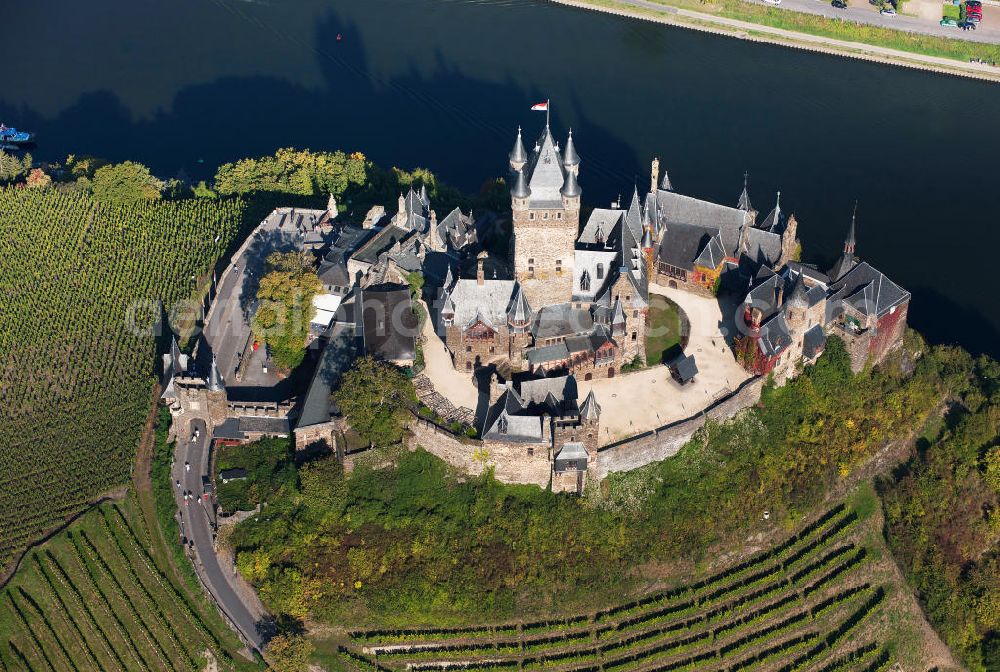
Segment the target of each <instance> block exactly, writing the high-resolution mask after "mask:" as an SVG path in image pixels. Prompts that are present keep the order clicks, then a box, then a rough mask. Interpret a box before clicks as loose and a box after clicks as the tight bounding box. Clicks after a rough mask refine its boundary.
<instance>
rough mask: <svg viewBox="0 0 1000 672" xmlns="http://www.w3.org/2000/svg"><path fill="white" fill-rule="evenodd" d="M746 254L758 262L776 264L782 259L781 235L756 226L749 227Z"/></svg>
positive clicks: (768, 264)
mask: <svg viewBox="0 0 1000 672" xmlns="http://www.w3.org/2000/svg"><path fill="white" fill-rule="evenodd" d="M746 240H747V249H746V251H745V254H746V256H747V257H749V258H750V260H751V261H753V262H754V263H756V264H765V265H767V266H774V265H775V264H777V263H778V260H779V259H781V236H780V235H779V234H777V233H772V232H771V231H765V230H763V229H758V228H755V227H749V228H748V229H747V238H746Z"/></svg>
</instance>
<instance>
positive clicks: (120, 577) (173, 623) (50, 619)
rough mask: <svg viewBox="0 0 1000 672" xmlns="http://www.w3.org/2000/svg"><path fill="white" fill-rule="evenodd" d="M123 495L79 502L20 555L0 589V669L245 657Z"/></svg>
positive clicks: (134, 666)
mask: <svg viewBox="0 0 1000 672" xmlns="http://www.w3.org/2000/svg"><path fill="white" fill-rule="evenodd" d="M130 502H131V500H128V501H126V502H124V503H123V504H121V505H119V504H114V505H103V506H101V507H98V508H96V509H94V510H92V511H90V512H88V513H87V514H85V515H84V516H83V517H81V518H80V519H79V520H78V521H76V522H75V523H74V524H73V525H71V526H70V528H69V529H68V530H66V531H64V532H62V533H60V534H59V535H57V536H56V537H55V538H53V539H52V540H50V541H49V542H47V543H46V544H45V545H44V546H43V547H42V548H40V549H35V550H33V551H32V552H31V553H29V555H28V556H27V557H26V558H25V560H24V563H23V564H22V566H21V570H20V571H19V572H18V573H17V574H16V575H15V577H14V579H13V580H12V581H11V582H10V584H9V585H8V586H7V587H6V588H5V589H4V590H3V592H2V593H0V670H3V671H5V670H19V671H20V670H27V671H32V670H34V671H43V670H53V671H55V670H58V671H62V670H68V671H77V670H109V671H111V670H116V671H118V672H125V671H130V670H167V671H170V670H172V671H179V670H201V669H204V668H205V665H206V662H207V661H208V659H209V656H211V659H212V660H214V661H215V662H216V664H217V665H218V666H219V668H220V669H226V670H231V669H235V668H238V667H245V666H246V664H245V663H241V662H239V661H237V660H235V659H234V658H233V657H232V655H231V653H230V652H231V651H232V650H233V648H234V647H233V642H232V641H230V640H232V639H233V635H232V633H230V632H228V631H227V630H226V628H225V626H224V625H222V623H221V621H220V620H219V619H218V616H217V614H215V613H214V611H213V610H212V609H211V608H210V607H209V608H207V609H206V608H204V606H203V605H200V604H193V603H191V602H190V601H189V600H188V598H187V597H186V596H185V594H184V593H183V592H182V591H181V590H179V589H178V588H177V586H176V584H175V583H174V582H172V581H171V580H170V578H169V575H168V574H166V573H164V572H163V571H162V570H161V569H160V567H159V566H158V565H157V563H156V562H155V560H154V559H153V557H152V556H151V554H150V552H149V551H148V546H147V544H148V536H147V530H146V529H145V528H144V526H142V525H141V523H137V522H136V521H137V520H139V521H141V517H138V516H137V515H136V514H132V511H133V509H132V508H131V507H130ZM220 638H223V639H224V640H225V641H222V640H220Z"/></svg>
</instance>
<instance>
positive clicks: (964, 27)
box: [958, 21, 976, 30]
mask: <svg viewBox="0 0 1000 672" xmlns="http://www.w3.org/2000/svg"><path fill="white" fill-rule="evenodd" d="M958 27H959V28H961V29H962V30H975V29H976V24H974V23H972V22H971V21H963V22H962V23H960V24H958Z"/></svg>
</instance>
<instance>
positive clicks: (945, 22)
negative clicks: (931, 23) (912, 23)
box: [938, 19, 958, 28]
mask: <svg viewBox="0 0 1000 672" xmlns="http://www.w3.org/2000/svg"><path fill="white" fill-rule="evenodd" d="M938 23H940V24H941V25H942V26H953V27H956V28H957V27H958V21H956V20H955V19H941V21H939V22H938Z"/></svg>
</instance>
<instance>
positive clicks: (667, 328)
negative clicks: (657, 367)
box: [646, 294, 681, 365]
mask: <svg viewBox="0 0 1000 672" xmlns="http://www.w3.org/2000/svg"><path fill="white" fill-rule="evenodd" d="M677 311H678V308H677V305H676V304H674V303H673V302H672V301H670V300H669V299H667V298H666V297H664V296H660V295H658V294H650V295H649V324H648V325H647V327H646V361H647V363H649V364H650V365H654V364H659V363H660V362H661V361H665V359H668V358H669V357H668V355H673V354H674V353H673V352H671V351H672V350H674V349H679V348H680V343H681V320H680V317H679V315H678V312H677Z"/></svg>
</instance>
